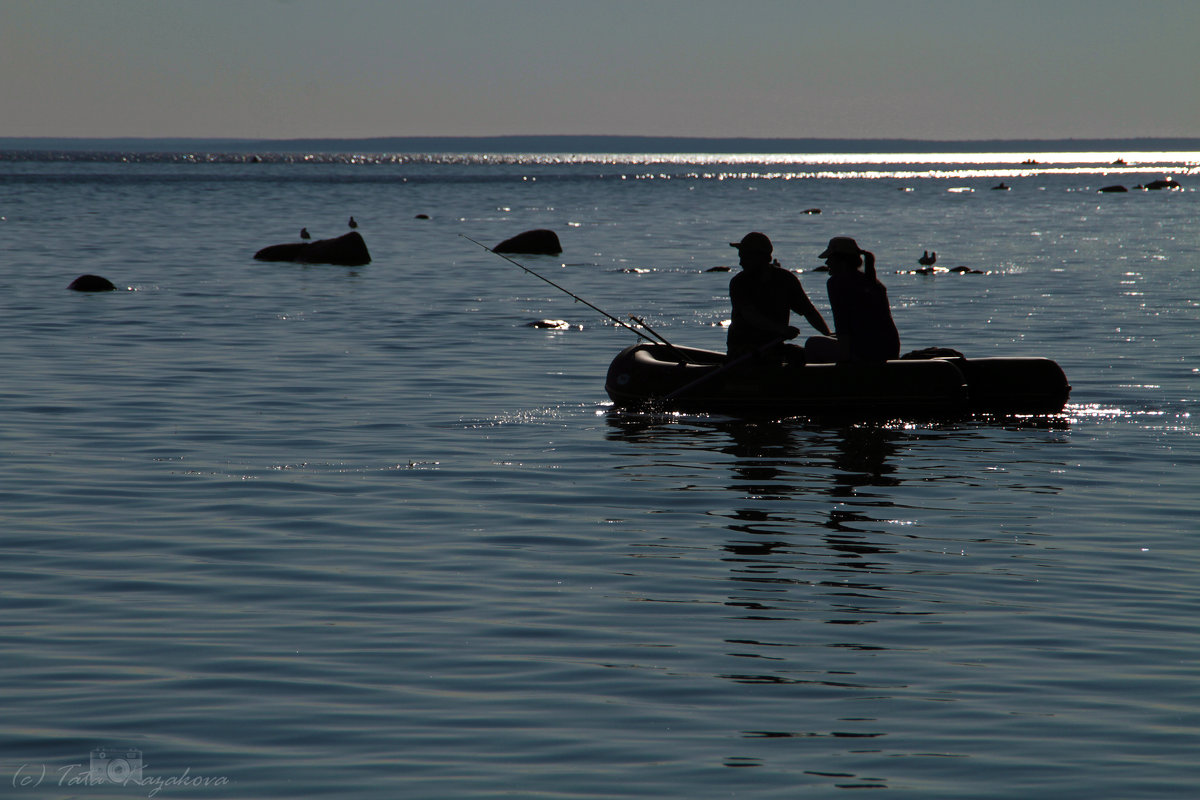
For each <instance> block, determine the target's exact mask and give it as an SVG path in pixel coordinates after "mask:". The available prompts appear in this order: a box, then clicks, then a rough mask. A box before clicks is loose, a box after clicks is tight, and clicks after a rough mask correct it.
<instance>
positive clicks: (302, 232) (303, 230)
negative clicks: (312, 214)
mask: <svg viewBox="0 0 1200 800" xmlns="http://www.w3.org/2000/svg"><path fill="white" fill-rule="evenodd" d="M346 224H347V225H349V226H350V227H351V228H357V227H358V220H356V219H354V217H351V218H350V221H349V222H348V223H346ZM300 238H301V239H303V240H304V241H306V242H307V241H308V240H309V239H311V238H312V234H311V233H309V232H308V228H301V229H300Z"/></svg>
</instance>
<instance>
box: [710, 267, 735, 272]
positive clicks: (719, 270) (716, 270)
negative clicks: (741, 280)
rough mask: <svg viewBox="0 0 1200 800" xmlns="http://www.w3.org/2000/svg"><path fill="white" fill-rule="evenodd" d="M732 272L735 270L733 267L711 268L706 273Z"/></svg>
mask: <svg viewBox="0 0 1200 800" xmlns="http://www.w3.org/2000/svg"><path fill="white" fill-rule="evenodd" d="M732 270H733V267H709V268H708V269H706V270H704V271H705V272H730V271H732Z"/></svg>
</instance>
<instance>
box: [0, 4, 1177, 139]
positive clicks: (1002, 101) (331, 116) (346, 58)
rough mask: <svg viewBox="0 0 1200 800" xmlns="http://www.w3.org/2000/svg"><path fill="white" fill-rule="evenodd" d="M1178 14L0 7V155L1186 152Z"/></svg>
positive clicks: (813, 8)
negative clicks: (658, 140)
mask: <svg viewBox="0 0 1200 800" xmlns="http://www.w3.org/2000/svg"><path fill="white" fill-rule="evenodd" d="M1198 36H1200V2H1197V0H1129V1H1128V2H1127V1H1126V0H1028V1H1026V0H820V2H808V1H807V0H241V2H234V1H233V0H0V136H100V137H109V136H146V137H160V136H174V137H234V138H255V139H291V138H310V137H313V138H326V137H329V138H334V137H336V138H359V137H373V136H439V135H442V136H494V135H506V134H626V135H651V136H719V137H741V136H749V137H786V138H804V137H850V138H924V139H992V138H1069V137H1075V138H1107V137H1131V136H1184V137H1196V136H1200V44H1198V41H1197V37H1198Z"/></svg>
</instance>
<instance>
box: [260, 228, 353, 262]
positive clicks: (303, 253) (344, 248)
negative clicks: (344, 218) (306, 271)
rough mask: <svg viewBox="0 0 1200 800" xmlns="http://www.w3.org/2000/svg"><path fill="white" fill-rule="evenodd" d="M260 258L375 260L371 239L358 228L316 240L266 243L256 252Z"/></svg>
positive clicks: (319, 260) (307, 260) (277, 259)
mask: <svg viewBox="0 0 1200 800" xmlns="http://www.w3.org/2000/svg"><path fill="white" fill-rule="evenodd" d="M254 257H255V258H256V259H258V260H259V261H291V262H293V263H295V264H334V265H337V266H340V267H361V266H362V265H363V264H370V263H371V254H370V252H368V251H367V243H366V242H365V241H364V240H363V237H362V234H361V233H359V232H358V231H350V233H347V234H345V235H343V236H338V237H337V238H336V239H318V240H317V241H315V242H290V243H288V244H273V245H271V246H270V247H264V248H263V249H262V250H259V251H258V252H257V253H255V254H254Z"/></svg>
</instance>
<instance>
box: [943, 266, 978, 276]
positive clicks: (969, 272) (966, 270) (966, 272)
mask: <svg viewBox="0 0 1200 800" xmlns="http://www.w3.org/2000/svg"><path fill="white" fill-rule="evenodd" d="M950 271H951V272H957V273H958V274H959V275H982V274H983V270H981V269H971V268H970V267H964V266H962V265H959V266H957V267H951V268H950Z"/></svg>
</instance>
